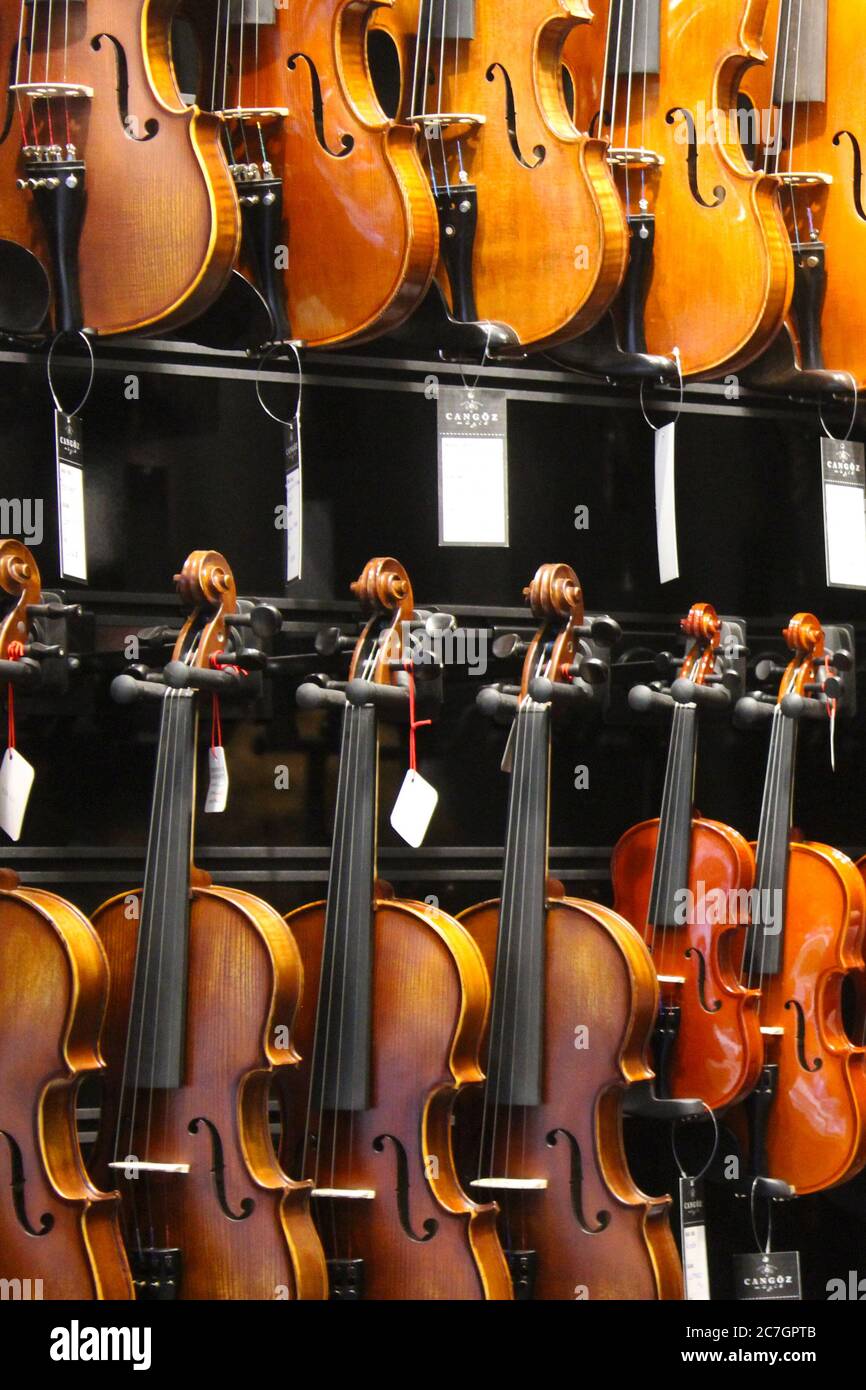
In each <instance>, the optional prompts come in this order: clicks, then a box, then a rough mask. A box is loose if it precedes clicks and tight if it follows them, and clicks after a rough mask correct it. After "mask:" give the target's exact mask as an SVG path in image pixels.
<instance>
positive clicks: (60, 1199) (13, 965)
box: [0, 875, 133, 1300]
mask: <svg viewBox="0 0 866 1390" xmlns="http://www.w3.org/2000/svg"><path fill="white" fill-rule="evenodd" d="M11 877H12V876H11V875H9V876H7V877H6V878H5V879H4V883H3V886H2V890H0V1192H2V1199H0V1278H2V1279H3V1280H7V1279H8V1280H19V1279H20V1280H22V1281H26V1280H30V1281H36V1280H38V1281H41V1291H40V1292H38V1293H37V1292H36V1286H35V1285H33V1284H31V1289H32V1292H31V1294H30V1295H29V1296H30V1297H33V1298H37V1297H42V1298H44V1299H46V1300H67V1299H69V1300H78V1299H131V1298H132V1297H133V1287H132V1279H131V1276H130V1272H129V1267H128V1265H127V1261H126V1255H125V1253H124V1249H123V1242H122V1240H121V1236H120V1227H119V1212H118V1207H119V1199H118V1196H117V1194H116V1193H115V1192H112V1191H111V1190H110V1189H111V1187H113V1185H114V1184H113V1183H110V1182H109V1183H107V1184H106V1188H107V1189H108V1190H102V1189H101V1188H99V1187H97V1186H96V1184H95V1183H94V1182H93V1181H92V1180H91V1179H90V1177H89V1176H88V1174H87V1171H86V1169H85V1166H84V1160H83V1158H82V1154H81V1150H80V1148H79V1145H78V1136H77V1130H76V1120H75V1108H76V1100H77V1096H78V1090H79V1084H80V1082H81V1081H82V1080H83V1079H84V1078H86V1077H89V1076H93V1075H94V1074H96V1073H98V1072H100V1071H101V1070H102V1068H103V1061H102V1057H101V1054H100V1048H99V1034H100V1028H101V1026H102V1021H103V1015H104V1011H105V1004H106V998H107V994H108V966H107V963H106V959H105V955H104V953H103V951H102V948H101V946H100V944H99V940H98V938H97V936H96V933H95V932H94V930H93V928H92V926H91V925H90V923H89V922H88V921H87V919H86V918H85V917H84V916H82V914H81V913H80V912H78V911H77V910H76V909H75V908H74V907H72V906H71V905H70V904H69V903H67V902H64V900H63V899H62V898H59V897H56V896H55V895H54V894H52V893H45V892H42V891H40V890H37V889H34V888H17V887H13V886H12V885H11ZM3 1134H5V1135H7V1136H9V1138H10V1139H11V1140H12V1141H13V1142H14V1144H15V1145H16V1146H17V1148H18V1150H19V1151H20V1154H21V1159H22V1164H23V1170H24V1178H25V1182H24V1188H23V1193H22V1199H23V1202H24V1209H25V1212H26V1218H27V1220H28V1222H29V1224H30V1225H31V1227H33V1228H34V1230H39V1229H41V1228H42V1227H43V1225H47V1224H48V1223H49V1222H50V1223H53V1224H51V1227H50V1229H49V1230H47V1232H46V1233H45V1234H44V1235H34V1234H29V1233H28V1232H27V1230H26V1229H25V1228H24V1227H23V1226H22V1224H21V1221H20V1220H19V1218H18V1217H17V1216H16V1213H15V1208H14V1205H13V1202H12V1187H11V1184H12V1181H13V1176H14V1175H13V1171H12V1167H11V1145H10V1144H9V1142H8V1140H7V1139H4V1138H3V1137H2V1135H3ZM46 1218H47V1220H46ZM23 1296H27V1295H23Z"/></svg>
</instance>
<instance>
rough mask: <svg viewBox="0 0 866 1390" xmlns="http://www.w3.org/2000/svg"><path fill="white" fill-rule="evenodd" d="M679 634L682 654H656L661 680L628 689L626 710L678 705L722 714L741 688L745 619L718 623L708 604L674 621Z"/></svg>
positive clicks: (642, 711) (645, 710)
mask: <svg viewBox="0 0 866 1390" xmlns="http://www.w3.org/2000/svg"><path fill="white" fill-rule="evenodd" d="M680 631H681V632H682V634H683V637H684V640H685V651H684V652H680V653H674V652H669V651H663V652H659V653H658V654H657V656H656V658H655V663H656V668H657V669H658V670H659V672H660V673H661V677H662V678H661V679H660V680H657V681H653V682H652V683H651V684H650V685H646V684H643V683H641V684H638V685H634V686H632V688H631V690H630V691H629V694H628V703H629V706H630V708H631V709H633V710H635V711H636V712H637V713H638V714H646V713H648V712H654V711H658V712H665V711H669V710H670V709H672V708H673V707H674V706H675V705H677V704H681V705H698V706H700V707H702V708H705V709H711V710H713V709H714V710H716V711H717V712H720V713H725V712H727V711H728V710H730V709H731V708H732V707H733V706H734V705H735V703H736V701H737V700H738V699H739V698H740V697H741V696H742V695H743V694H744V693H745V688H746V663H747V658H748V648H747V646H746V623H745V619H743V618H720V617H719V615H718V613H717V612H716V610H715V608H713V606H712V604H709V603H696V604H693V605H692V607H691V608H690V609H689V611H688V613H687V614H686V616H685V617H684V618H682V619H681V620H680ZM626 664H627V663H626Z"/></svg>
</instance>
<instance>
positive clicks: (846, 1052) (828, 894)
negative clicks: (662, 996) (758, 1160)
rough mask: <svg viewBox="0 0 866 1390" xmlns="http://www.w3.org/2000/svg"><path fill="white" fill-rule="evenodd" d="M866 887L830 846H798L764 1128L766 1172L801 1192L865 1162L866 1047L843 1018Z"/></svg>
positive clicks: (769, 984)
mask: <svg viewBox="0 0 866 1390" xmlns="http://www.w3.org/2000/svg"><path fill="white" fill-rule="evenodd" d="M864 908H866V889H864V884H863V880H862V878H861V876H860V874H858V872H857V870H856V868H855V866H854V865H853V864H852V862H851V860H850V859H848V857H847V856H846V855H844V854H841V853H840V852H839V851H838V850H834V849H831V848H830V847H829V846H828V845H820V844H814V843H811V842H802V843H801V842H794V843H792V844H791V847H790V867H789V873H788V901H787V911H786V915H785V926H784V933H783V968H782V970H781V972H780V973H779V974H778V975H767V974H765V975H764V976H763V980H762V1002H761V1026H762V1028H763V1029H765V1030H767V1029H777V1030H778V1032H777V1033H776V1034H775V1035H773V1034H768V1033H767V1032H766V1031H765V1043H766V1048H767V1060H768V1061H769V1062H776V1063H778V1067H779V1078H778V1086H777V1089H776V1094H775V1097H774V1099H773V1102H772V1106H771V1108H770V1111H769V1120H768V1124H767V1133H766V1150H767V1158H768V1172H769V1173H770V1174H771V1175H772V1176H773V1177H774V1178H781V1179H782V1180H783V1181H785V1182H787V1183H790V1185H791V1186H792V1187H793V1188H794V1189H795V1190H796V1192H797V1193H798V1194H799V1195H801V1196H802V1195H804V1194H806V1193H809V1192H821V1191H823V1190H824V1189H825V1188H828V1187H834V1186H836V1185H838V1184H839V1183H841V1182H845V1181H847V1180H848V1179H849V1178H852V1177H854V1176H855V1175H856V1174H857V1173H858V1172H859V1171H860V1169H861V1168H862V1167H863V1165H864V1163H866V1129H864V1117H866V1048H864V1047H859V1046H855V1044H854V1043H852V1042H851V1040H850V1038H849V1037H848V1034H847V1033H846V1031H845V1027H844V1023H843V1018H842V982H843V980H844V978H845V976H846V975H851V974H852V972H853V973H854V978H855V980H856V979H858V978H862V974H863V970H864V961H863V935H864Z"/></svg>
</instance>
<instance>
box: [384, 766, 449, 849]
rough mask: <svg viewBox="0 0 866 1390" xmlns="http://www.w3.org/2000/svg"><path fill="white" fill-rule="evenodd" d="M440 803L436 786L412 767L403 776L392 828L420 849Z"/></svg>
mask: <svg viewBox="0 0 866 1390" xmlns="http://www.w3.org/2000/svg"><path fill="white" fill-rule="evenodd" d="M438 804H439V793H438V792H437V790H436V788H435V787H432V786H431V785H430V783H429V782H426V781H425V780H424V778H423V777H422V776H421V774H420V772H417V771H415V769H414V768H410V769H409V771H408V772H407V773H406V776H405V777H404V778H403V785H402V787H401V788H400V794H399V796H398V797H397V800H396V801H395V802H394V809H393V811H392V812H391V826H392V829H394V830H396V832H397V834H398V835H399V836H400V839H401V840H405V841H406V844H407V845H411V846H412V848H413V849H420V848H421V846H422V845H423V843H424V839H425V837H426V835H427V831H428V829H429V828H430V822H431V820H432V819H433V812H434V811H435V810H436V807H437V805H438Z"/></svg>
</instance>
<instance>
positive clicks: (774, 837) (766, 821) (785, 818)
mask: <svg viewBox="0 0 866 1390" xmlns="http://www.w3.org/2000/svg"><path fill="white" fill-rule="evenodd" d="M796 752H797V721H796V720H795V719H786V718H785V716H784V715H783V713H782V711H781V708H780V707H778V706H777V708H776V710H775V712H774V714H773V731H772V734H771V735H770V756H769V759H768V761H767V780H766V783H765V785H764V800H763V803H762V806H761V824H760V828H759V830H758V852H757V867H756V874H755V888H756V890H757V892H756V895H755V907H754V909H753V912H752V926H751V928H750V937H749V946H748V949H747V952H746V954H747V957H748V959H747V962H746V963H747V965H748V967H749V969H750V973H754V971H758V973H759V974H760V975H761V976H764V975H776V974H778V972H779V971H780V970H781V968H782V935H783V932H784V924H785V898H786V890H787V880H788V859H789V855H790V840H791V823H792V818H793V804H794V769H795V763H796Z"/></svg>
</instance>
